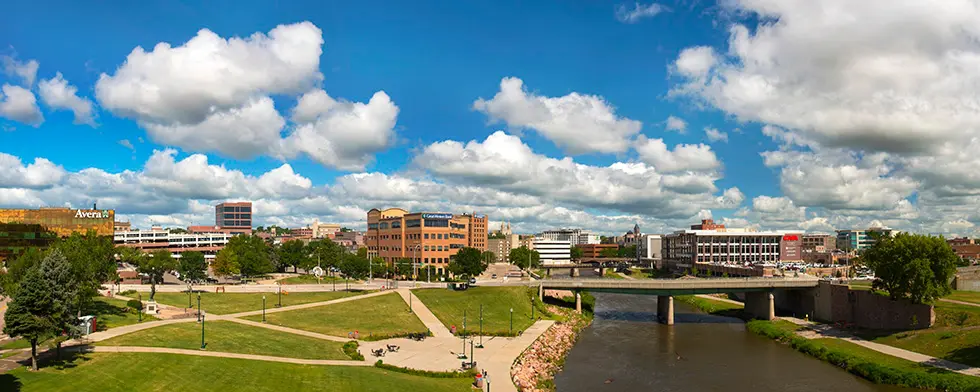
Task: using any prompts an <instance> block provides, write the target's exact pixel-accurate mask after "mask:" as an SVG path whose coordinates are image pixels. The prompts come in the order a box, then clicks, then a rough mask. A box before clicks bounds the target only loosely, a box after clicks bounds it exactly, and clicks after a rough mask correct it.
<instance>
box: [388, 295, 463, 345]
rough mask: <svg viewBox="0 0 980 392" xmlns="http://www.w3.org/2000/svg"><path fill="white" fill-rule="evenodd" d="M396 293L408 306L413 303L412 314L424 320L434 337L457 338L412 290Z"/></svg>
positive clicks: (423, 322)
mask: <svg viewBox="0 0 980 392" xmlns="http://www.w3.org/2000/svg"><path fill="white" fill-rule="evenodd" d="M396 291H397V292H398V295H400V296H401V297H402V299H403V300H405V303H406V304H409V303H411V306H412V312H413V313H415V316H416V317H418V318H419V320H422V324H425V327H426V328H428V329H429V331H430V332H432V337H435V338H455V337H454V336H453V334H452V333H451V332H449V329H448V328H446V326H445V325H442V322H441V321H439V318H437V317H436V315H434V314H432V311H431V310H429V308H428V307H426V306H425V304H424V303H422V301H419V297H416V296H415V294H413V293H412V291H411V290H409V289H398V290H396ZM409 296H411V301H409Z"/></svg>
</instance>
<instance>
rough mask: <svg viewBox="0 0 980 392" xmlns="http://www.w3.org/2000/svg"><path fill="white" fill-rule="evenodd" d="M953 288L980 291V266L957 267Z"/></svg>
mask: <svg viewBox="0 0 980 392" xmlns="http://www.w3.org/2000/svg"><path fill="white" fill-rule="evenodd" d="M953 289H955V290H963V291H980V267H961V268H957V269H956V277H955V278H954V279H953Z"/></svg>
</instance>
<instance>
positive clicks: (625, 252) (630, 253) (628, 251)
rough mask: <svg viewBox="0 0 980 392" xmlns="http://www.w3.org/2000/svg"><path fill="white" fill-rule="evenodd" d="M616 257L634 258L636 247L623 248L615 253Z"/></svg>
mask: <svg viewBox="0 0 980 392" xmlns="http://www.w3.org/2000/svg"><path fill="white" fill-rule="evenodd" d="M616 256H618V257H636V245H630V246H624V247H621V248H619V249H618V250H617V251H616Z"/></svg>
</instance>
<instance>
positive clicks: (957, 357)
mask: <svg viewBox="0 0 980 392" xmlns="http://www.w3.org/2000/svg"><path fill="white" fill-rule="evenodd" d="M943 359H947V360H950V361H953V362H956V363H962V364H964V365H969V366H980V345H978V346H970V347H962V348H958V349H956V350H953V351H952V352H950V353H949V354H948V355H946V357H944V358H943Z"/></svg>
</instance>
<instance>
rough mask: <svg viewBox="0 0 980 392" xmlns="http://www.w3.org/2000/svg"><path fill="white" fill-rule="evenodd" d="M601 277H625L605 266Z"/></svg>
mask: <svg viewBox="0 0 980 392" xmlns="http://www.w3.org/2000/svg"><path fill="white" fill-rule="evenodd" d="M602 277H603V278H608V279H626V278H624V277H623V276H622V275H620V274H619V273H618V272H616V270H615V269H613V268H606V269H605V271H603V272H602Z"/></svg>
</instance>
